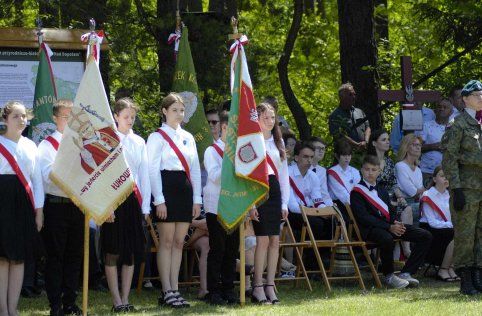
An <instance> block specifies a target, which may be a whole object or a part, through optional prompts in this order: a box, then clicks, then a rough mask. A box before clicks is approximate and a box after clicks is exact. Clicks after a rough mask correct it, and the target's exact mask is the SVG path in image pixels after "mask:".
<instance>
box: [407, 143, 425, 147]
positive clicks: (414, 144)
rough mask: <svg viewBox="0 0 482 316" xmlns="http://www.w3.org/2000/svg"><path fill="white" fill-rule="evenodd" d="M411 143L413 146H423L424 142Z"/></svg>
mask: <svg viewBox="0 0 482 316" xmlns="http://www.w3.org/2000/svg"><path fill="white" fill-rule="evenodd" d="M410 145H412V146H413V147H422V144H420V143H412V144H410Z"/></svg>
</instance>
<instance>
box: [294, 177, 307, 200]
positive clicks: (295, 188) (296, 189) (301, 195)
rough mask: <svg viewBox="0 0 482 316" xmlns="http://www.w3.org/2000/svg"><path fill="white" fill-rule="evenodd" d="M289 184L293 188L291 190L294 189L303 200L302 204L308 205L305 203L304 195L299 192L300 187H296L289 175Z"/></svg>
mask: <svg viewBox="0 0 482 316" xmlns="http://www.w3.org/2000/svg"><path fill="white" fill-rule="evenodd" d="M290 185H291V187H292V188H293V191H295V194H296V195H297V196H298V197H299V198H300V200H301V202H303V205H304V206H308V204H307V203H306V200H305V196H304V195H303V193H301V191H300V189H298V187H297V186H296V183H295V181H294V180H293V178H291V177H290Z"/></svg>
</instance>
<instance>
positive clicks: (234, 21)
mask: <svg viewBox="0 0 482 316" xmlns="http://www.w3.org/2000/svg"><path fill="white" fill-rule="evenodd" d="M231 27H232V28H233V34H229V36H228V38H229V39H234V40H237V39H239V38H240V37H241V36H242V35H243V34H241V33H238V19H236V18H235V17H234V16H232V17H231Z"/></svg>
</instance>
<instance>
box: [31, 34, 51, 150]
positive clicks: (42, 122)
mask: <svg viewBox="0 0 482 316" xmlns="http://www.w3.org/2000/svg"><path fill="white" fill-rule="evenodd" d="M52 55H53V53H52V51H51V50H50V48H49V47H48V46H47V44H45V43H41V44H40V52H39V64H38V71H37V79H36V81H35V96H34V101H33V114H34V118H33V119H32V121H31V122H30V124H31V126H32V128H31V129H30V136H31V137H32V139H33V141H34V142H35V143H36V144H37V145H38V144H39V143H40V142H41V141H42V140H43V139H45V138H46V137H47V136H49V135H50V134H52V133H53V132H54V131H55V129H56V126H55V123H54V121H53V119H52V107H53V105H54V102H55V100H56V99H57V92H56V91H55V80H54V74H53V73H52V64H51V61H50V57H51V56H52Z"/></svg>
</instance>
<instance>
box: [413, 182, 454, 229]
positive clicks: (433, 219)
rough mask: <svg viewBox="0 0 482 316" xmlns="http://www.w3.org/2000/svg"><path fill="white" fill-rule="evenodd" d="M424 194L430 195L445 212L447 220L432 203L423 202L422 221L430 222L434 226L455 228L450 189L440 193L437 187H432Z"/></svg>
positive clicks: (421, 208)
mask: <svg viewBox="0 0 482 316" xmlns="http://www.w3.org/2000/svg"><path fill="white" fill-rule="evenodd" d="M423 196H427V197H429V198H430V199H431V200H432V201H433V202H434V203H435V205H437V206H438V207H439V208H440V210H441V211H442V213H443V214H444V216H445V218H446V219H447V221H444V220H443V218H442V216H440V214H439V213H438V212H437V211H436V210H434V209H433V208H432V207H431V206H430V204H428V203H422V205H421V207H420V210H421V211H422V217H421V218H420V223H428V225H429V226H430V227H432V228H453V227H454V225H453V224H452V218H451V216H450V204H449V201H450V194H449V191H448V190H445V192H444V193H440V192H439V191H438V190H437V189H436V188H435V187H431V188H430V189H428V190H427V191H425V192H424V193H423Z"/></svg>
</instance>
